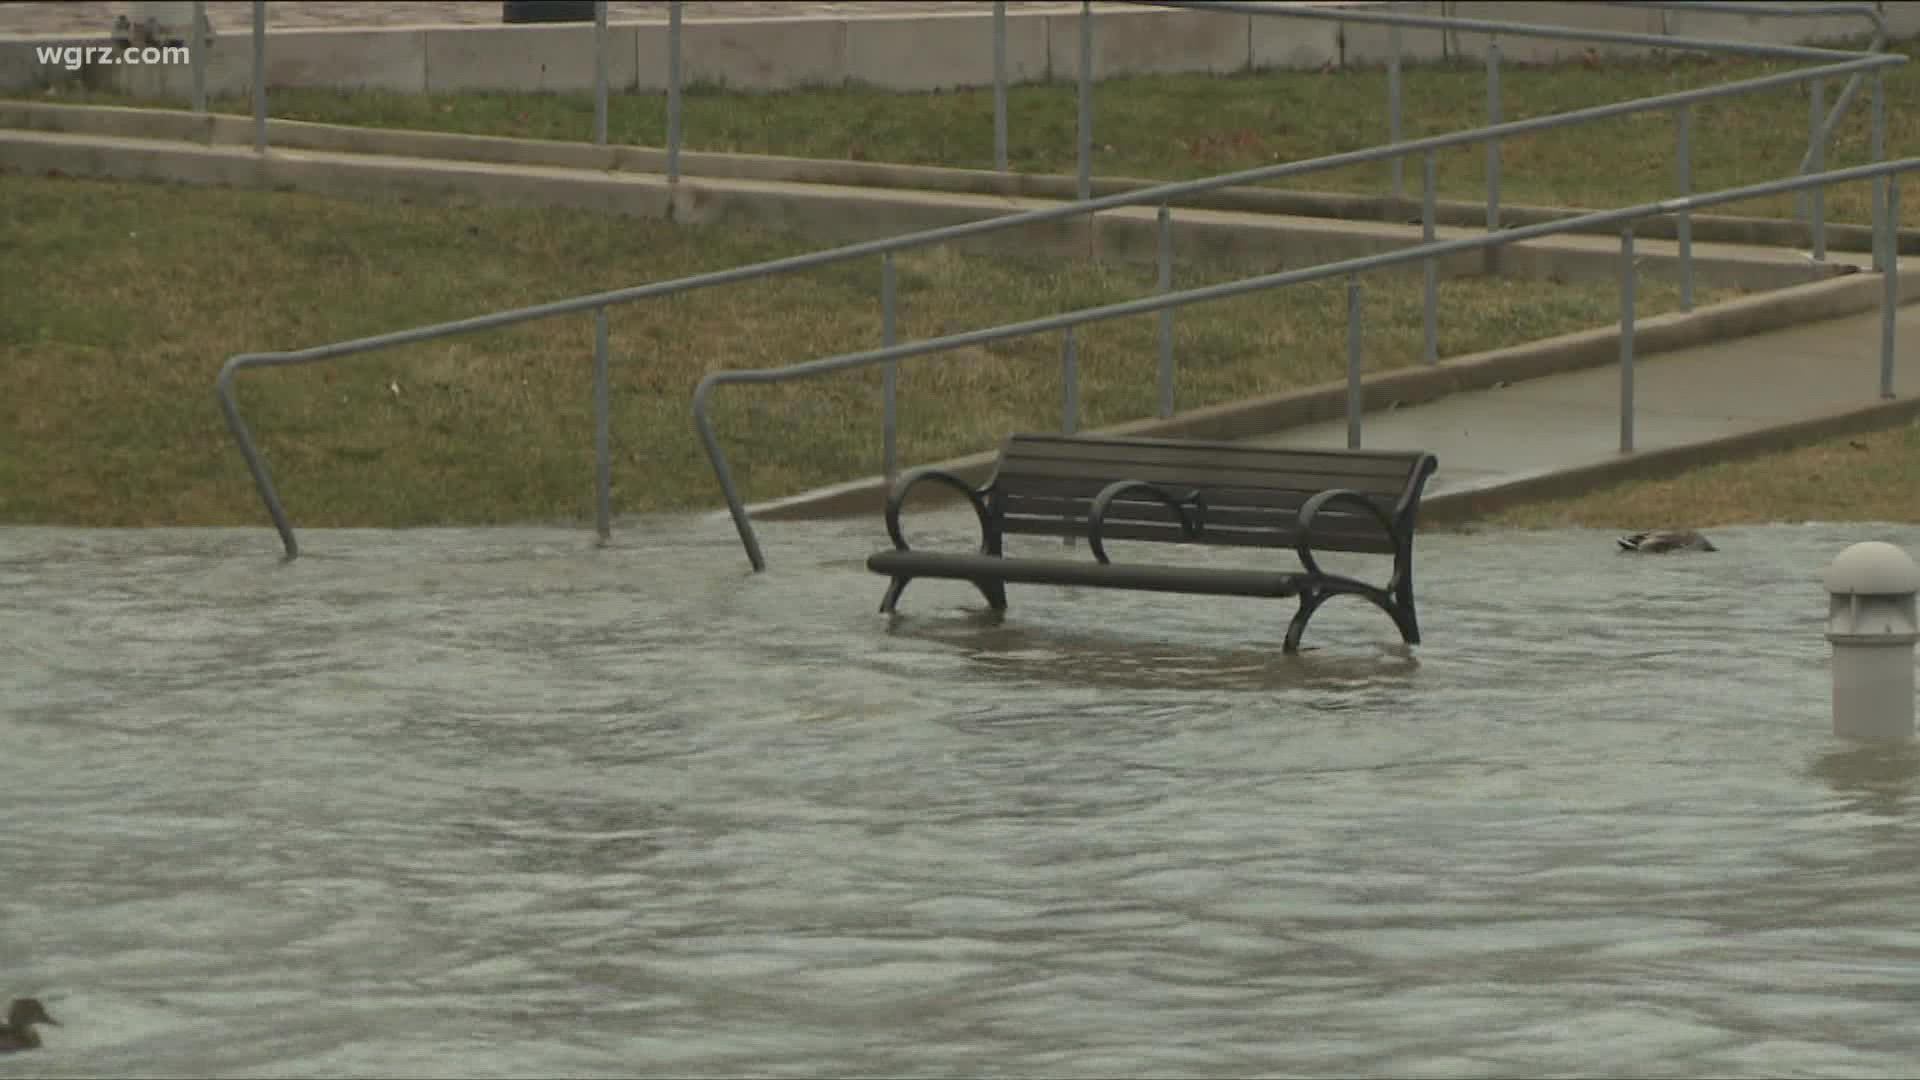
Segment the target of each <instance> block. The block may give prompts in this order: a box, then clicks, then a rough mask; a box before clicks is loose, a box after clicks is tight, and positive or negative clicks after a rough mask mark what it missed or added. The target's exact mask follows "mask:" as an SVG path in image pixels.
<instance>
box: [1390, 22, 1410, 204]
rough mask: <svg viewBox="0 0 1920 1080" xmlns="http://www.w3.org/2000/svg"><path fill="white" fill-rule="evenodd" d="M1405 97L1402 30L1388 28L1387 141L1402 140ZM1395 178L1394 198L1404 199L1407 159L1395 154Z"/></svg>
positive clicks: (1393, 171)
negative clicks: (1402, 87) (1401, 71)
mask: <svg viewBox="0 0 1920 1080" xmlns="http://www.w3.org/2000/svg"><path fill="white" fill-rule="evenodd" d="M1404 98H1405V95H1404V94H1403V93H1402V91H1401V88H1400V28H1399V27H1398V26H1390V27H1388V28H1387V141H1388V142H1396V143H1397V142H1399V141H1400V138H1401V133H1402V131H1401V110H1402V108H1403V104H1402V102H1403V100H1404ZM1391 165H1392V177H1393V197H1394V198H1395V199H1400V198H1404V197H1405V196H1406V193H1407V180H1406V159H1405V158H1403V157H1401V156H1400V155H1399V154H1395V155H1394V156H1393V158H1392V159H1391Z"/></svg>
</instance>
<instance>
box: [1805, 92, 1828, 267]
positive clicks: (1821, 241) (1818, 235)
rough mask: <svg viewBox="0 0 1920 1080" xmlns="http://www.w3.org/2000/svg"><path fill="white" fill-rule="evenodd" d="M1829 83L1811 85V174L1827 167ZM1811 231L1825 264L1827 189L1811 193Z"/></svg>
mask: <svg viewBox="0 0 1920 1080" xmlns="http://www.w3.org/2000/svg"><path fill="white" fill-rule="evenodd" d="M1826 85H1827V84H1826V80H1824V79H1814V80H1813V81H1812V82H1810V83H1808V84H1807V98H1808V100H1809V101H1811V102H1812V113H1811V115H1812V117H1813V144H1812V146H1810V147H1809V148H1808V154H1809V155H1810V167H1809V168H1808V170H1807V171H1808V172H1809V173H1817V172H1824V171H1825V170H1826V168H1827V160H1826V159H1827V145H1826V144H1827V140H1826V139H1824V138H1822V137H1821V136H1822V132H1821V130H1820V125H1821V122H1822V121H1823V120H1825V119H1826V113H1827V109H1826V96H1827V93H1826ZM1807 229H1808V231H1809V232H1810V233H1811V234H1812V247H1813V261H1814V262H1825V261H1826V258H1827V189H1826V188H1825V187H1824V186H1822V187H1816V188H1813V189H1812V190H1810V191H1808V192H1807Z"/></svg>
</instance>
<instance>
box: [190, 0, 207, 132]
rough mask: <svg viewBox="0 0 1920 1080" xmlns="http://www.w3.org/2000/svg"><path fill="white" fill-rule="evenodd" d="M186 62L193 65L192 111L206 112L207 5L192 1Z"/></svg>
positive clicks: (203, 0)
mask: <svg viewBox="0 0 1920 1080" xmlns="http://www.w3.org/2000/svg"><path fill="white" fill-rule="evenodd" d="M187 35H188V36H187V62H188V63H189V64H192V65H193V111H194V112H197V113H203V112H206V111H207V4H206V0H193V28H192V29H191V30H189V31H187Z"/></svg>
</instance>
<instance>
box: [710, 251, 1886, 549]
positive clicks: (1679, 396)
mask: <svg viewBox="0 0 1920 1080" xmlns="http://www.w3.org/2000/svg"><path fill="white" fill-rule="evenodd" d="M1900 274H1901V289H1900V292H1901V294H1902V295H1901V297H1900V299H1901V302H1902V304H1903V305H1914V304H1916V302H1920V276H1916V275H1920V260H1916V259H1902V260H1901V261H1900ZM1883 295H1884V279H1883V278H1882V277H1881V276H1880V275H1878V274H1871V273H1863V274H1858V275H1855V276H1853V277H1851V278H1845V279H1839V280H1833V281H1827V282H1822V283H1819V284H1812V285H1803V286H1798V287H1796V288H1792V289H1787V290H1783V291H1780V292H1774V293H1768V294H1762V295H1757V296H1748V297H1742V298H1740V299H1736V300H1731V301H1727V302H1724V303H1720V304H1715V305H1711V306H1709V307H1705V308H1701V309H1699V310H1697V311H1695V312H1692V313H1687V314H1683V313H1677V312H1676V313H1672V314H1668V315H1661V316H1657V317H1654V318H1650V319H1646V320H1644V321H1642V322H1641V323H1639V324H1638V326H1637V327H1636V330H1637V332H1636V334H1635V338H1636V341H1637V343H1638V345H1639V348H1640V350H1641V355H1639V356H1638V357H1637V359H1636V361H1635V364H1634V402H1635V406H1634V434H1635V438H1634V450H1633V451H1632V452H1631V453H1622V452H1621V451H1620V400H1621V398H1620V366H1619V363H1618V360H1617V357H1618V355H1619V333H1618V329H1617V328H1612V327H1603V328H1596V329H1593V330H1588V331H1581V332H1578V333H1574V334H1568V335H1565V336H1563V337H1559V338H1552V339H1548V340H1546V341H1541V342H1533V343H1528V344H1525V345H1519V346H1512V347H1508V348H1505V349H1496V350H1493V351H1491V352H1486V353H1478V354H1473V355H1469V356H1459V357H1449V358H1446V359H1443V360H1442V361H1441V362H1440V363H1438V364H1436V365H1433V366H1416V367H1411V368H1401V369H1397V370H1394V371H1387V372H1379V373H1376V374H1374V375H1370V376H1368V377H1367V379H1366V381H1365V383H1364V395H1363V396H1364V400H1365V401H1366V402H1367V403H1368V407H1367V410H1366V411H1365V412H1364V413H1363V414H1362V418H1361V445H1362V446H1363V447H1365V448H1371V449H1411V450H1426V451H1430V452H1432V453H1433V454H1435V455H1436V456H1437V457H1438V458H1439V459H1440V471H1439V473H1438V474H1437V475H1436V476H1435V477H1434V479H1433V480H1432V481H1431V483H1430V486H1429V487H1428V489H1427V491H1428V494H1427V497H1426V499H1425V501H1424V502H1423V503H1422V506H1421V516H1422V518H1423V520H1427V521H1448V520H1453V521H1458V520H1463V519H1467V518H1472V517H1475V516H1478V515H1482V514H1486V513H1490V512H1492V511H1495V510H1498V509H1500V508H1502V507H1504V506H1507V505H1510V504H1514V503H1519V502H1524V501H1527V500H1533V499H1540V498H1548V497H1555V496H1561V495H1572V494H1578V493H1580V492H1582V491H1585V490H1588V489H1591V488H1594V487H1597V486H1601V485H1604V484H1608V483H1613V482H1617V481H1620V480H1627V479H1635V478H1657V477H1662V476H1669V475H1671V474H1672V473H1673V472H1675V471H1676V470H1679V469H1683V468H1687V467H1689V466H1692V465H1698V464H1705V463H1708V462H1713V461H1721V460H1727V459H1730V458H1736V457H1741V456H1745V455H1749V454H1754V453H1761V452H1765V451H1769V450H1777V449H1783V448H1785V447H1789V446H1793V445H1797V444H1800V443H1804V442H1807V441H1811V440H1815V439H1820V438H1825V437H1828V436H1831V435H1837V434H1845V433H1849V432H1855V431H1868V430H1873V429H1877V428H1884V427H1888V426H1891V425H1894V424H1899V423H1902V422H1904V421H1905V420H1907V419H1908V418H1911V417H1915V416H1920V337H1916V334H1920V306H1903V307H1902V308H1901V309H1900V310H1899V312H1898V316H1897V318H1896V322H1895V357H1894V391H1895V393H1896V395H1898V396H1897V397H1895V398H1894V399H1892V400H1883V399H1881V397H1880V328H1881V317H1880V312H1879V304H1880V301H1881V298H1882V296H1883ZM1345 400H1346V389H1345V385H1344V383H1327V384H1322V385H1319V386H1314V387H1307V388H1303V389H1300V390H1295V391H1288V392H1286V393H1282V394H1276V395H1272V396H1269V397H1264V398H1255V399H1249V400H1245V401H1234V402H1225V403H1221V404H1218V405H1210V406H1205V407H1201V408H1196V409H1192V410H1189V411H1185V412H1182V413H1179V414H1176V415H1175V416H1173V417H1171V418H1169V419H1166V420H1152V419H1147V420H1135V421H1129V422H1127V423H1123V424H1118V425H1115V426H1113V427H1110V428H1103V429H1101V430H1102V432H1103V433H1108V434H1115V435H1144V436H1154V437H1163V438H1197V439H1239V440H1244V441H1247V442H1251V443H1255V444H1259V445H1267V446H1300V447H1344V446H1346V444H1347V425H1346V419H1345ZM997 456H998V455H997V453H996V452H995V451H984V452H981V453H976V454H969V455H967V456H965V457H961V458H954V459H951V460H948V461H941V462H913V463H910V464H913V465H919V464H932V465H936V466H938V467H939V468H943V469H946V470H947V471H949V472H952V473H955V474H956V475H959V476H962V477H965V478H967V479H969V480H970V481H971V482H974V483H981V482H984V481H985V480H986V478H987V477H988V475H990V474H991V472H992V469H993V464H994V461H995V459H996V457H997ZM886 490H887V485H886V482H885V479H884V478H882V477H879V476H869V477H863V478H861V479H858V480H851V481H847V482H845V483H841V484H835V485H830V486H828V487H824V488H818V489H815V490H812V491H807V492H802V493H800V494H797V495H792V496H788V497H785V498H780V499H773V500H769V501H766V502H762V503H758V504H756V505H753V506H751V507H749V508H748V509H749V512H750V513H751V514H752V515H753V516H754V517H755V518H756V519H760V520H768V521H773V520H782V519H802V518H821V517H838V516H843V515H850V514H851V515H864V514H869V513H872V514H877V513H878V512H879V509H880V507H881V506H882V505H883V503H884V501H885V498H886ZM942 494H944V492H930V493H929V495H928V497H929V498H936V499H937V498H939V497H940V496H941V495H942Z"/></svg>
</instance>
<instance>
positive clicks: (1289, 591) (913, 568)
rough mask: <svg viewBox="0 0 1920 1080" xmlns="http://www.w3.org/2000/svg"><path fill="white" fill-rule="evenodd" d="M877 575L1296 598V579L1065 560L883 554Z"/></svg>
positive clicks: (874, 565)
mask: <svg viewBox="0 0 1920 1080" xmlns="http://www.w3.org/2000/svg"><path fill="white" fill-rule="evenodd" d="M867 569H869V570H872V571H873V572H875V573H877V574H888V575H904V576H907V577H930V578H950V579H954V580H960V581H974V580H984V581H1006V582H1026V583H1032V584H1045V585H1087V586H1092V587H1096V588H1111V589H1138V590H1145V591H1148V592H1180V593H1203V594H1206V595H1209V596H1258V597H1287V596H1293V595H1295V594H1297V593H1298V592H1299V579H1300V576H1301V575H1299V574H1298V573H1289V572H1282V571H1262V570H1226V569H1214V568H1211V567H1205V568H1200V567H1191V566H1153V565H1143V564H1139V563H1132V564H1121V563H1105V564H1102V563H1097V562H1092V561H1075V560H1070V559H1025V558H1021V559H1005V558H999V557H996V556H992V555H968V554H956V553H949V552H939V551H882V552H879V553H877V554H875V555H873V556H871V557H869V558H868V559H867Z"/></svg>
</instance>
